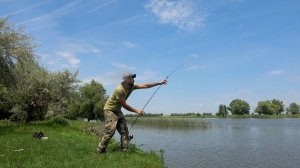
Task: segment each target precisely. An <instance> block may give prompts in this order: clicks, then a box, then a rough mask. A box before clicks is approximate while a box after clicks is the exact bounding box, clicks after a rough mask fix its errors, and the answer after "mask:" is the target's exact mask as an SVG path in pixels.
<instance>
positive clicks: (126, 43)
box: [123, 41, 137, 48]
mask: <svg viewBox="0 0 300 168" xmlns="http://www.w3.org/2000/svg"><path fill="white" fill-rule="evenodd" d="M123 44H124V45H126V46H127V47H130V48H134V47H136V46H137V45H136V44H134V43H132V42H128V41H127V42H124V43H123Z"/></svg>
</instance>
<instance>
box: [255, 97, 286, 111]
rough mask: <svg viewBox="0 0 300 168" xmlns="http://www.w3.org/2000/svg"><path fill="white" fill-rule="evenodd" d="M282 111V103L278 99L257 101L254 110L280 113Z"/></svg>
mask: <svg viewBox="0 0 300 168" xmlns="http://www.w3.org/2000/svg"><path fill="white" fill-rule="evenodd" d="M283 111H284V104H283V102H282V101H280V100H276V99H273V100H266V101H260V102H258V105H257V107H256V109H255V112H256V113H258V114H268V115H272V114H276V115H278V114H281V113H282V112H283Z"/></svg>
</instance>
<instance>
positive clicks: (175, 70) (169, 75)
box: [129, 63, 186, 140]
mask: <svg viewBox="0 0 300 168" xmlns="http://www.w3.org/2000/svg"><path fill="white" fill-rule="evenodd" d="M185 64H186V63H183V64H181V65H180V66H178V67H176V69H174V70H173V71H172V72H171V73H169V74H168V75H167V77H166V78H165V80H168V79H169V78H170V77H171V76H172V75H173V74H174V73H175V72H177V71H178V70H179V69H180V68H182V67H183V66H184V65H185ZM161 86H162V84H161V85H159V87H158V88H157V89H156V90H155V91H154V93H153V94H152V95H151V97H150V98H149V99H148V101H147V102H146V104H145V105H144V107H143V108H142V111H144V109H145V108H146V106H147V105H148V104H149V102H150V101H151V99H152V98H153V97H154V95H155V94H156V93H157V91H158V90H159V89H160V87H161ZM139 117H140V115H138V116H137V117H136V119H135V120H134V122H133V123H132V124H131V127H130V129H129V132H130V130H131V129H132V127H133V126H134V124H135V122H136V121H137V119H138V118H139ZM132 138H133V135H129V140H131V139H132Z"/></svg>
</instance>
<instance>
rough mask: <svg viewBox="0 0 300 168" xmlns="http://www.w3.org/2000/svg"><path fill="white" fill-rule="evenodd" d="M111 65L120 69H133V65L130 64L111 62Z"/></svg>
mask: <svg viewBox="0 0 300 168" xmlns="http://www.w3.org/2000/svg"><path fill="white" fill-rule="evenodd" d="M112 65H113V66H114V67H116V68H119V69H122V70H134V69H135V67H134V66H130V65H127V64H123V63H117V62H113V63H112Z"/></svg>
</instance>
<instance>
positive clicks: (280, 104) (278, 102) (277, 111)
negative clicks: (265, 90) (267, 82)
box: [271, 99, 284, 115]
mask: <svg viewBox="0 0 300 168" xmlns="http://www.w3.org/2000/svg"><path fill="white" fill-rule="evenodd" d="M271 103H272V104H273V105H274V108H275V114H276V115H278V114H281V113H282V112H283V111H284V104H283V101H281V100H277V99H273V100H271Z"/></svg>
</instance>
